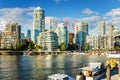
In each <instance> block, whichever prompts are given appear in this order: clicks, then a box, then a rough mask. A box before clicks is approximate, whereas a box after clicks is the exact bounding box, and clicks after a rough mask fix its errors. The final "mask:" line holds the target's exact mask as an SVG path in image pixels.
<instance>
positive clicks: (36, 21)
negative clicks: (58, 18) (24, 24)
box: [33, 7, 45, 44]
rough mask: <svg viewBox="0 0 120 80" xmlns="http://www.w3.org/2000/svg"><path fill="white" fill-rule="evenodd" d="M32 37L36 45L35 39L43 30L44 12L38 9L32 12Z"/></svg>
mask: <svg viewBox="0 0 120 80" xmlns="http://www.w3.org/2000/svg"><path fill="white" fill-rule="evenodd" d="M33 28H34V30H33V37H34V43H35V44H37V37H38V35H39V33H40V32H43V31H44V30H45V17H44V10H43V9H42V8H40V7H37V8H36V9H35V10H34V14H33Z"/></svg>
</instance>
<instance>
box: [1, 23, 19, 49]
mask: <svg viewBox="0 0 120 80" xmlns="http://www.w3.org/2000/svg"><path fill="white" fill-rule="evenodd" d="M20 34H21V26H20V25H18V24H17V23H14V22H9V23H7V24H6V25H5V30H4V31H3V32H2V34H1V48H3V49H9V48H11V46H12V47H14V48H16V45H17V44H19V43H20Z"/></svg>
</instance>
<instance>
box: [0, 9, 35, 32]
mask: <svg viewBox="0 0 120 80" xmlns="http://www.w3.org/2000/svg"><path fill="white" fill-rule="evenodd" d="M33 10H34V7H28V8H2V9H0V20H1V23H2V25H3V27H4V26H5V24H6V22H9V21H10V22H17V23H18V24H19V25H21V26H22V29H23V30H26V29H28V28H31V27H32V21H33V20H32V14H33ZM24 32H26V31H24Z"/></svg>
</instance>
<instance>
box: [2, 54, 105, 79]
mask: <svg viewBox="0 0 120 80" xmlns="http://www.w3.org/2000/svg"><path fill="white" fill-rule="evenodd" d="M106 59H107V58H106V57H105V56H86V55H84V56H80V55H37V56H22V55H21V56H10V55H0V80H47V76H48V75H50V74H55V73H65V74H68V75H70V76H72V77H75V75H76V74H77V73H78V72H79V69H78V68H80V67H83V66H86V65H87V63H88V62H90V61H101V62H105V61H106Z"/></svg>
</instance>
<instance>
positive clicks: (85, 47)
mask: <svg viewBox="0 0 120 80" xmlns="http://www.w3.org/2000/svg"><path fill="white" fill-rule="evenodd" d="M84 49H85V51H88V50H89V44H88V43H85V46H84Z"/></svg>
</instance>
